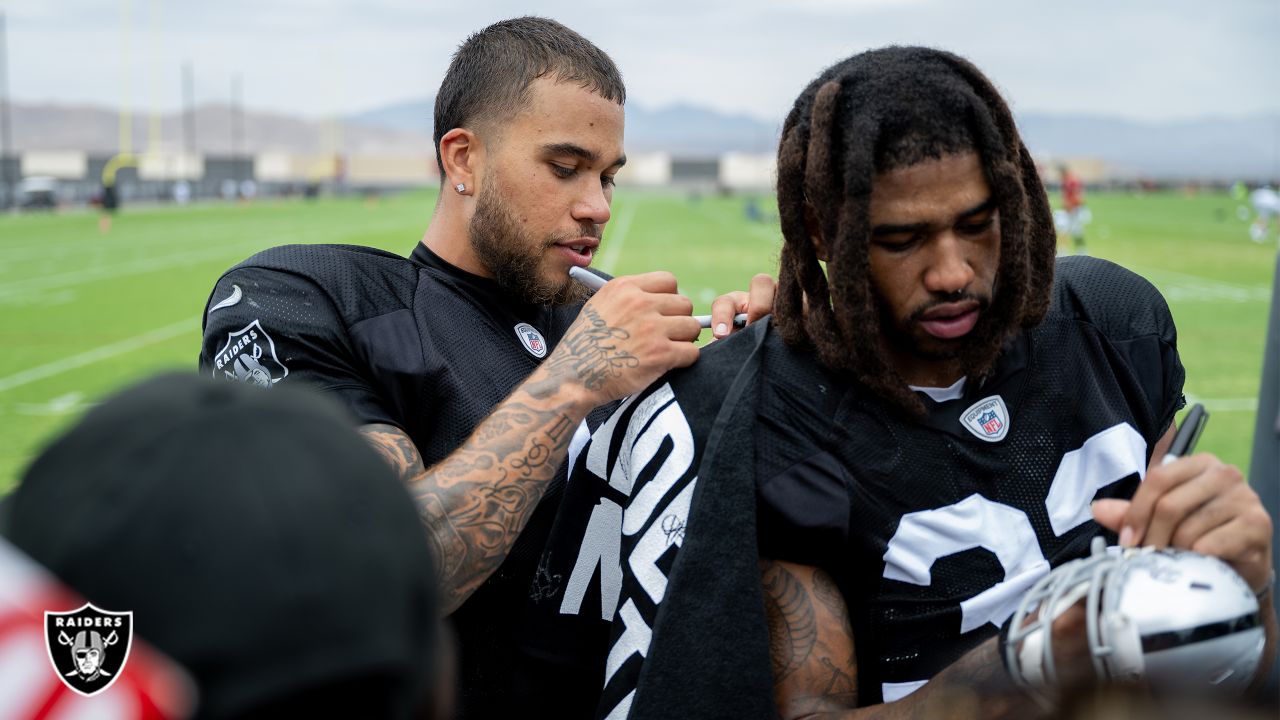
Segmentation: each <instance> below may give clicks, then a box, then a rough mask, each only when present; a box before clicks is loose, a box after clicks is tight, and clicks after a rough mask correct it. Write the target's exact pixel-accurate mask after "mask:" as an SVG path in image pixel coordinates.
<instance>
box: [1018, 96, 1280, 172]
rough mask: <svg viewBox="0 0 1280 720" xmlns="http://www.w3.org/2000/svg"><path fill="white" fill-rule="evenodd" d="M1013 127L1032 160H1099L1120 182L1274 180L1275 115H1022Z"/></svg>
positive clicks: (1278, 135) (1278, 165) (1279, 150)
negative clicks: (1149, 119) (1167, 118)
mask: <svg viewBox="0 0 1280 720" xmlns="http://www.w3.org/2000/svg"><path fill="white" fill-rule="evenodd" d="M1018 126H1019V128H1020V129H1021V130H1022V135H1023V139H1024V140H1025V141H1026V143H1027V147H1028V148H1029V149H1030V150H1031V152H1032V153H1034V154H1036V155H1039V156H1054V157H1072V156H1077V157H1096V158H1100V159H1102V160H1104V161H1106V163H1107V164H1108V165H1109V166H1110V167H1111V168H1112V170H1113V172H1114V173H1115V174H1116V175H1119V176H1122V177H1133V176H1146V177H1152V178H1217V179H1222V180H1234V179H1237V178H1243V179H1255V180H1261V179H1268V178H1269V179H1275V178H1277V177H1280V115H1259V116H1254V117H1246V118H1204V119H1198V120H1190V121H1180V122H1172V123H1158V124H1157V123H1137V122H1131V121H1127V120H1117V119H1113V118H1102V117H1095V116H1086V115H1078V116H1077V115H1039V114H1031V113H1028V114H1025V115H1021V116H1019V117H1018Z"/></svg>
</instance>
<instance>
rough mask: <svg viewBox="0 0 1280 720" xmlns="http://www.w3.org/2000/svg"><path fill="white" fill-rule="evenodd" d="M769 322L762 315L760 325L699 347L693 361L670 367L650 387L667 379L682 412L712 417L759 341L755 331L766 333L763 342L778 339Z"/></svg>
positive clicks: (657, 385)
mask: <svg viewBox="0 0 1280 720" xmlns="http://www.w3.org/2000/svg"><path fill="white" fill-rule="evenodd" d="M770 322H771V321H770V319H769V318H762V319H760V320H758V321H757V323H762V324H764V326H760V327H757V326H752V327H749V328H746V329H745V330H741V331H738V332H736V333H734V334H733V335H730V336H729V337H727V338H724V339H723V340H717V341H715V342H713V343H711V344H710V345H707V346H706V347H703V348H702V349H701V350H700V351H699V353H698V360H697V362H695V363H694V364H692V365H690V366H689V367H685V368H678V369H676V370H672V371H671V372H669V373H667V375H666V376H665V377H663V378H661V379H660V380H658V381H657V382H655V383H654V384H653V386H652V387H660V386H662V385H663V383H670V384H671V390H672V392H674V393H675V396H676V399H677V400H679V402H680V406H681V408H683V410H684V412H685V414H686V415H689V416H691V417H696V416H699V415H702V414H710V416H711V417H714V416H715V412H716V411H717V410H718V409H719V407H720V404H721V403H722V402H723V401H724V399H725V394H726V393H727V392H728V390H729V387H730V385H732V384H733V381H734V379H735V378H736V377H737V376H738V373H739V372H741V371H742V368H743V366H744V364H745V363H746V362H747V360H748V359H749V358H750V357H751V355H752V353H753V352H754V351H755V349H756V347H757V346H758V345H759V343H760V339H759V337H758V336H757V334H758V333H768V335H769V337H766V338H765V339H764V342H766V343H768V342H773V341H775V340H776V341H779V342H780V341H781V340H780V338H778V334H777V333H775V332H772V331H771V328H769V327H767V325H768V324H769V323H770ZM700 411H701V412H700Z"/></svg>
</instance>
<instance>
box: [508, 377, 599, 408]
mask: <svg viewBox="0 0 1280 720" xmlns="http://www.w3.org/2000/svg"><path fill="white" fill-rule="evenodd" d="M522 387H523V389H524V391H525V393H527V394H528V395H529V396H531V397H532V398H533V399H534V400H536V401H538V402H539V403H544V404H546V405H548V406H552V407H558V408H561V409H562V410H563V411H564V413H565V414H567V415H570V416H573V417H575V418H584V417H586V416H587V413H589V412H591V410H592V409H593V408H595V407H596V406H597V405H600V404H602V401H601V399H600V398H598V397H596V393H593V392H591V391H590V390H588V389H587V388H586V387H585V386H583V384H582V383H580V382H576V381H575V380H573V379H570V378H566V377H564V376H561V375H556V374H553V373H551V372H550V371H549V370H548V369H547V367H546V366H545V365H543V366H542V367H539V368H538V369H537V370H535V371H534V372H533V374H532V375H530V376H529V379H528V380H525V382H524V385H523V386H522Z"/></svg>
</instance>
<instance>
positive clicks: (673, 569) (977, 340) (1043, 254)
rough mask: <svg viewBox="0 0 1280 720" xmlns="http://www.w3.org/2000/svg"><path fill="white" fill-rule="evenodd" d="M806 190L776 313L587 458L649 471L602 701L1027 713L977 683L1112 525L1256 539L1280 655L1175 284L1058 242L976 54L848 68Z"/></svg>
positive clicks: (1241, 496) (702, 363)
mask: <svg viewBox="0 0 1280 720" xmlns="http://www.w3.org/2000/svg"><path fill="white" fill-rule="evenodd" d="M777 191H778V205H779V212H780V218H781V224H782V231H783V235H784V246H783V249H782V254H781V269H780V273H779V284H778V297H777V302H776V305H775V314H774V316H773V320H772V322H771V323H769V324H764V323H760V324H757V326H756V327H755V328H754V329H748V330H747V331H745V332H743V333H741V334H739V335H737V336H735V337H734V338H731V339H729V340H728V341H724V342H720V343H716V344H715V345H714V346H713V347H712V348H710V349H708V350H707V351H704V353H703V357H702V358H701V359H700V360H699V362H698V364H697V365H695V366H693V367H691V368H688V369H684V370H678V371H675V372H673V373H671V374H669V375H668V376H667V377H666V378H664V379H662V380H659V382H658V383H655V385H654V386H652V387H651V388H649V389H648V390H646V391H645V392H644V393H641V394H640V395H638V396H636V397H635V398H633V399H632V400H629V401H628V402H627V403H626V404H625V405H623V406H622V407H621V408H620V409H619V410H618V412H617V413H616V414H615V416H614V417H612V418H611V419H610V420H609V421H608V423H607V424H606V425H605V426H604V428H603V429H602V430H601V431H600V432H598V433H597V434H596V435H595V436H594V437H593V439H592V443H591V446H590V447H589V448H588V449H587V450H585V451H584V452H583V454H582V455H583V459H582V460H580V461H579V463H578V465H577V466H576V467H575V473H574V475H573V480H572V482H571V483H570V486H571V487H573V486H574V485H575V484H577V483H578V482H579V477H583V478H588V479H589V478H590V477H591V476H593V475H594V476H596V477H598V478H601V479H606V480H607V481H608V483H609V485H610V486H612V487H614V488H617V489H619V490H620V491H622V492H623V493H626V494H628V495H629V500H627V501H626V503H627V504H626V509H625V512H623V513H622V514H621V533H620V535H621V555H622V558H623V561H622V569H623V578H622V579H621V580H620V581H619V586H620V588H621V590H620V593H619V601H618V607H619V611H618V614H619V616H620V621H619V622H617V623H616V624H615V631H614V642H613V646H612V649H611V652H610V656H609V665H608V667H607V668H606V680H607V685H606V690H605V694H604V698H603V706H602V709H601V713H602V714H605V713H610V712H617V713H619V716H621V714H622V713H623V712H627V711H629V712H630V715H628V716H629V717H632V718H648V717H660V716H662V713H663V710H664V705H670V704H672V703H676V704H677V705H678V707H680V708H681V712H680V713H678V714H680V715H681V716H683V717H699V716H733V717H757V716H764V715H765V714H768V713H771V712H772V711H773V709H774V705H775V703H776V709H777V711H778V712H779V713H780V714H781V715H782V717H784V718H785V717H799V716H805V717H808V716H811V715H813V714H820V713H824V712H831V713H849V714H847V715H846V714H841V717H862V716H863V715H864V714H866V715H868V716H869V715H871V714H876V716H877V717H879V716H881V715H884V716H891V717H898V716H903V717H905V716H915V715H918V714H919V713H920V712H922V711H923V712H929V713H935V712H936V713H937V714H939V715H942V714H947V711H948V710H955V711H957V712H961V713H963V712H964V711H965V707H970V705H972V703H977V705H972V707H971V709H972V710H974V712H973V713H972V714H973V715H974V716H977V717H998V716H1005V715H1008V716H1020V715H1023V714H1025V713H1026V712H1027V711H1028V707H1027V706H1026V705H1025V702H1026V699H1025V698H1022V697H1020V696H1019V695H1018V694H1017V693H1012V692H998V693H992V694H985V695H983V694H979V695H976V696H975V695H974V690H975V689H977V691H978V692H979V693H981V690H982V688H984V687H986V686H988V684H990V683H995V685H996V686H997V687H1000V686H1003V687H1004V688H1005V689H1006V690H1007V689H1008V688H1010V687H1011V684H1010V683H1009V678H1008V676H1007V674H1006V671H1005V669H1004V667H1003V662H1002V659H1001V656H1000V654H999V653H998V651H997V638H996V635H997V632H998V630H999V629H1000V627H1001V625H1002V624H1003V623H1005V622H1006V621H1007V620H1008V618H1010V616H1011V615H1012V614H1013V613H1014V611H1015V609H1016V608H1017V604H1018V602H1019V600H1020V599H1021V598H1022V596H1023V595H1024V594H1025V593H1026V592H1027V591H1028V589H1029V588H1031V587H1032V586H1033V584H1035V582H1036V581H1037V580H1038V579H1040V578H1041V577H1044V576H1045V574H1046V573H1048V572H1049V571H1050V570H1051V568H1054V567H1056V566H1059V565H1061V564H1063V563H1066V562H1068V561H1070V560H1073V559H1076V558H1081V557H1084V556H1087V555H1088V554H1089V546H1090V541H1091V539H1092V538H1093V537H1094V536H1095V535H1098V534H1099V533H1103V534H1104V535H1105V536H1106V537H1107V538H1108V539H1109V540H1110V542H1111V543H1112V544H1114V543H1116V542H1117V541H1118V543H1119V544H1120V545H1124V546H1133V545H1152V546H1156V547H1165V546H1172V547H1177V548H1186V549H1192V550H1195V551H1198V552H1200V553H1204V554H1207V555H1211V556H1216V557H1218V558H1221V559H1222V560H1225V561H1226V562H1227V563H1228V564H1230V566H1231V567H1232V568H1234V570H1235V571H1237V572H1238V573H1239V575H1240V576H1242V577H1243V579H1244V582H1245V583H1247V585H1248V587H1249V589H1250V590H1252V591H1253V592H1254V593H1257V594H1258V597H1259V603H1260V604H1261V606H1262V611H1263V617H1265V618H1266V620H1265V624H1266V635H1267V638H1268V643H1269V644H1268V648H1271V649H1273V648H1274V637H1275V620H1274V613H1273V610H1272V607H1271V600H1270V595H1269V588H1270V583H1271V582H1272V580H1271V579H1270V578H1269V574H1270V568H1271V558H1270V553H1271V533H1272V528H1271V522H1270V519H1269V517H1268V515H1267V513H1266V511H1265V510H1264V509H1263V508H1262V506H1261V504H1260V502H1259V500H1258V496H1257V495H1256V494H1255V493H1254V492H1253V491H1252V490H1251V489H1250V488H1249V487H1248V485H1247V484H1246V483H1245V482H1244V480H1243V478H1242V476H1241V474H1240V472H1239V471H1238V470H1236V469H1235V468H1234V467H1230V466H1227V465H1224V464H1223V463H1222V462H1221V461H1219V460H1218V459H1217V458H1215V457H1213V456H1212V455H1208V454H1200V455H1194V456H1190V457H1185V458H1182V459H1178V460H1176V461H1173V462H1171V463H1169V464H1166V465H1163V466H1162V465H1161V459H1162V458H1163V457H1164V455H1165V452H1166V449H1167V448H1168V447H1169V443H1170V441H1171V439H1172V437H1173V434H1174V432H1175V427H1174V416H1175V413H1176V412H1177V411H1178V410H1179V409H1180V408H1181V407H1182V406H1183V405H1184V402H1185V401H1184V398H1183V381H1184V371H1183V367H1182V364H1181V362H1180V360H1179V357H1178V351H1177V337H1176V331H1175V328H1174V324H1173V320H1172V318H1171V317H1170V314H1169V310H1168V307H1167V306H1166V304H1165V302H1164V300H1163V298H1162V297H1161V296H1160V294H1159V293H1158V292H1157V291H1156V289H1155V288H1154V287H1152V286H1151V284H1149V283H1148V282H1146V281H1145V280H1143V279H1142V278H1140V277H1138V276H1137V275H1135V274H1133V273H1131V272H1129V271H1127V270H1125V269H1123V268H1121V267H1119V266H1116V265H1114V264H1112V263H1109V262H1106V261H1104V260H1100V259H1096V258H1090V257H1086V256H1079V257H1069V258H1063V259H1061V260H1058V261H1056V263H1055V259H1054V250H1055V236H1054V230H1053V220H1052V216H1051V213H1050V209H1049V203H1048V199H1047V197H1046V194H1045V190H1044V187H1043V185H1042V183H1041V180H1040V178H1039V177H1038V176H1037V173H1036V169H1035V164H1034V162H1033V160H1032V158H1031V155H1030V154H1029V153H1028V151H1027V149H1026V147H1025V146H1024V144H1023V142H1022V140H1021V139H1020V137H1019V134H1018V131H1017V128H1016V126H1015V124H1014V121H1013V118H1012V116H1011V114H1010V112H1009V109H1008V107H1007V105H1006V104H1005V102H1004V100H1003V99H1002V98H1001V96H1000V94H999V93H998V92H997V91H996V89H995V88H994V86H993V85H992V83H991V82H990V81H989V80H988V79H987V78H986V77H985V76H984V75H983V74H982V73H981V72H980V71H979V70H978V69H977V68H975V67H974V66H973V65H972V64H970V63H969V62H968V61H966V60H964V59H962V58H960V57H957V56H955V55H953V54H950V53H947V52H943V51H938V50H932V49H926V48H912V47H890V48H884V49H880V50H874V51H870V52H866V53H862V54H859V55H856V56H853V57H851V58H849V59H846V60H844V61H842V62H840V63H838V64H836V65H834V66H833V67H831V68H830V69H828V70H826V71H825V72H824V73H822V74H821V75H820V76H819V77H818V78H817V79H816V80H814V81H813V82H812V83H811V84H810V85H809V86H808V87H807V88H806V90H805V91H804V92H803V93H802V94H801V95H800V97H799V99H798V100H797V101H796V103H795V106H794V107H793V108H792V110H791V112H790V114H789V115H788V117H787V119H786V122H785V124H784V126H783V132H782V139H781V144H780V147H779V151H778V188H777ZM1144 478H1145V479H1144ZM757 551H758V556H757ZM757 557H758V558H759V567H758V569H757V564H756V563H757ZM761 573H762V575H761ZM761 585H763V593H761ZM1250 599H1252V598H1250ZM1247 619H1248V618H1246V620H1247ZM1252 621H1253V622H1254V623H1261V622H1263V621H1261V620H1259V619H1258V618H1257V617H1256V616H1254V617H1253V618H1252ZM1071 622H1072V618H1071V617H1067V618H1063V620H1062V621H1061V623H1062V625H1061V627H1058V628H1056V629H1058V630H1061V631H1063V632H1066V631H1067V630H1068V626H1069V625H1070V623H1071ZM1255 627H1256V625H1255ZM1080 637H1081V639H1080V641H1079V643H1077V645H1082V644H1083V633H1080ZM1066 644H1067V643H1061V645H1062V646H1065V645H1066ZM1077 659H1078V658H1077ZM1086 664H1087V663H1086ZM956 701H963V702H964V703H968V704H970V705H965V706H956V705H955V702H956ZM867 706H876V707H874V708H868V707H867ZM1031 709H1034V708H1031ZM717 713H719V714H717Z"/></svg>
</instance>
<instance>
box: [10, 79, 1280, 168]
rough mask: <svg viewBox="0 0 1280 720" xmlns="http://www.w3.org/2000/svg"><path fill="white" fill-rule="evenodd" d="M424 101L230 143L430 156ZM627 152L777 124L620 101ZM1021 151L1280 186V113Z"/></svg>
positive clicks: (37, 146)
mask: <svg viewBox="0 0 1280 720" xmlns="http://www.w3.org/2000/svg"><path fill="white" fill-rule="evenodd" d="M434 111H435V101H434V98H427V99H423V100H416V101H407V102H401V103H395V104H392V105H387V106H384V107H380V108H374V109H371V110H368V111H366V112H362V113H358V114H354V115H350V116H347V117H345V118H342V119H341V120H331V121H317V120H308V119H303V118H297V117H290V116H286V115H281V114H276V113H264V112H256V111H252V110H250V111H247V112H246V113H245V117H244V133H243V137H242V138H240V140H239V143H240V147H241V149H242V151H243V152H253V153H257V152H264V151H277V152H289V153H299V154H313V153H326V154H327V153H331V152H346V153H349V154H414V155H421V154H429V153H431V152H432V146H433V143H432V141H431V125H432V118H433V115H434ZM626 112H627V150H628V151H629V152H632V153H644V152H657V151H665V152H669V153H671V154H673V155H678V156H684V157H711V156H716V155H720V154H722V153H725V152H747V153H772V152H774V150H775V149H776V147H777V142H778V133H779V132H780V130H781V128H780V124H776V123H772V122H768V121H765V120H760V119H757V118H754V117H750V116H746V115H732V114H726V113H721V112H717V111H715V110H710V109H707V108H704V107H699V106H696V105H691V104H679V105H671V106H668V107H664V108H659V109H651V108H648V107H646V106H644V105H641V104H639V103H636V102H631V103H628V104H627V110H626ZM231 122H232V116H231V112H230V109H229V108H228V107H227V106H226V105H201V106H200V107H199V108H198V109H197V111H196V117H195V125H196V139H197V143H196V145H197V149H198V150H199V151H200V152H209V153H226V152H229V151H230V150H231V147H232V137H231V128H232V124H231ZM1018 123H1019V126H1020V127H1021V129H1022V133H1023V136H1024V138H1025V139H1026V141H1027V146H1028V147H1029V148H1030V149H1031V151H1032V153H1034V154H1035V155H1037V156H1039V157H1052V158H1058V157H1087V158H1097V159H1100V160H1102V161H1104V162H1105V163H1106V164H1107V165H1108V167H1109V168H1110V170H1111V172H1112V174H1113V175H1115V176H1118V177H1138V176H1142V177H1149V178H1155V179H1218V180H1235V179H1250V180H1261V179H1276V178H1278V177H1280V115H1258V116H1252V117H1245V118H1204V119H1199V120H1190V121H1180V122H1172V123H1140V122H1133V121H1128V120H1119V119H1114V118H1105V117H1097V116H1087V115H1044V114H1037V113H1025V114H1021V115H1020V116H1019V117H1018ZM148 124H149V122H148V117H147V116H146V115H145V114H141V113H139V114H135V115H134V116H133V128H132V132H133V138H134V140H133V144H134V147H135V148H138V149H145V148H146V147H147V145H146V143H147V132H148ZM118 133H119V127H118V118H117V115H116V113H115V112H114V111H111V110H107V109H104V108H100V107H88V106H66V105H49V104H43V105H35V104H24V103H15V104H14V111H13V137H14V141H15V145H16V147H17V148H18V149H20V150H54V149H65V150H89V151H92V152H111V151H114V150H115V149H116V148H117V146H118V139H117V138H118ZM182 133H183V123H182V116H181V115H180V114H177V113H171V114H168V115H165V116H163V117H162V118H161V136H162V138H163V139H164V143H165V145H166V146H168V147H170V148H173V149H177V148H180V147H182V143H183V140H182V138H183V135H182Z"/></svg>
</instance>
